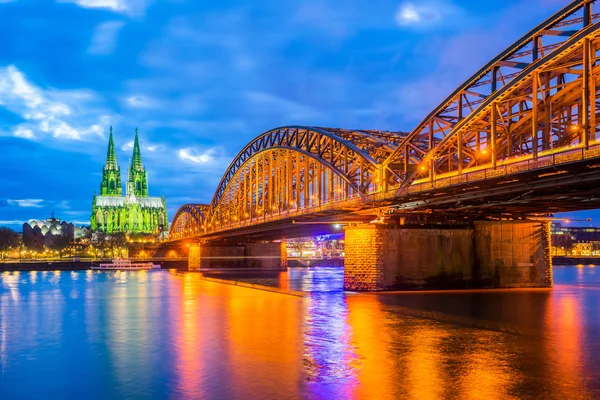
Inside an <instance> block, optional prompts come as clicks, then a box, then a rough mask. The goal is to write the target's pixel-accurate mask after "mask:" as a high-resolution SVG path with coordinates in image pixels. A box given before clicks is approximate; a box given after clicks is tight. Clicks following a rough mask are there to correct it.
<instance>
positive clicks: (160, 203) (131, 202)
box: [90, 127, 169, 234]
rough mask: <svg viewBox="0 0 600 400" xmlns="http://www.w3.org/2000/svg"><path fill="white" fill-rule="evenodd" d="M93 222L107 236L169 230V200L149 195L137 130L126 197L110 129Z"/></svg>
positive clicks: (92, 216) (126, 185)
mask: <svg viewBox="0 0 600 400" xmlns="http://www.w3.org/2000/svg"><path fill="white" fill-rule="evenodd" d="M90 222H91V226H92V230H93V231H101V232H106V233H113V232H126V233H134V234H135V233H146V234H160V233H162V232H167V231H168V230H169V226H168V224H169V222H168V219H167V205H166V202H165V197H164V196H162V197H151V196H148V177H147V174H146V169H145V168H144V165H143V164H142V155H141V153H140V143H139V139H138V131H137V129H136V130H135V141H134V144H133V155H132V157H131V163H130V165H129V168H128V173H127V183H126V184H125V194H123V187H122V184H121V169H120V168H119V165H118V164H117V155H116V153H115V144H114V142H113V133H112V127H111V128H110V135H109V139H108V152H107V154H106V164H105V165H104V169H103V170H102V183H100V195H97V194H96V193H94V200H93V202H92V215H91V218H90Z"/></svg>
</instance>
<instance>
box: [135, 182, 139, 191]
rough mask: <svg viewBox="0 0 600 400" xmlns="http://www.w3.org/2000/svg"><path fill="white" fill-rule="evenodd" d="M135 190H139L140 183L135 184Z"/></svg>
mask: <svg viewBox="0 0 600 400" xmlns="http://www.w3.org/2000/svg"><path fill="white" fill-rule="evenodd" d="M135 190H137V191H139V190H140V181H136V182H135Z"/></svg>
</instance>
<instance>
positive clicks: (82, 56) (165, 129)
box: [0, 0, 600, 230]
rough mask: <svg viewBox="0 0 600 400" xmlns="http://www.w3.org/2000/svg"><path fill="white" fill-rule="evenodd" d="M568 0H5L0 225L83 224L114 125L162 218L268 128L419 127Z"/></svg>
mask: <svg viewBox="0 0 600 400" xmlns="http://www.w3.org/2000/svg"><path fill="white" fill-rule="evenodd" d="M567 2H568V1H567V0H503V1H480V0H414V1H404V0H377V1H372V0H314V1H312V0H306V1H292V0H286V1H274V0H248V1H229V0H219V1H212V2H208V1H198V0H0V37H1V38H3V39H2V40H1V41H0V156H1V157H0V225H7V226H10V227H12V228H14V229H18V230H20V226H21V224H22V223H23V222H24V221H26V220H28V219H40V218H47V217H48V216H49V215H50V213H51V211H52V210H53V209H54V210H55V213H56V216H57V217H58V218H61V219H65V220H67V221H72V222H75V223H78V224H87V223H89V216H90V214H91V204H92V197H93V194H94V192H99V189H100V181H101V173H102V167H103V164H104V161H105V157H106V149H107V143H108V131H109V126H111V125H112V126H113V130H114V136H115V144H116V148H117V161H118V163H119V165H120V166H121V170H122V174H123V176H122V179H123V181H125V180H126V171H127V164H128V160H129V157H131V153H132V144H133V139H134V132H135V128H136V127H137V128H138V129H139V132H140V142H141V147H142V158H143V161H144V164H145V167H146V170H147V171H148V181H149V190H150V195H153V196H160V195H161V194H164V195H165V197H166V199H167V206H168V213H169V218H172V217H173V215H174V214H175V211H176V210H177V208H178V207H179V206H180V205H182V204H184V203H189V202H195V203H210V200H211V198H212V196H213V194H214V191H215V189H216V187H217V184H218V183H219V181H220V179H221V177H222V175H223V173H224V172H225V170H226V168H227V166H228V165H229V163H230V162H231V161H232V160H233V158H234V157H235V155H236V154H237V153H238V152H239V150H241V149H242V148H243V147H244V146H245V145H246V144H247V143H248V142H249V141H250V140H252V139H253V138H254V137H256V136H258V135H259V134H260V133H262V132H264V131H267V130H269V129H271V128H274V127H278V126H284V125H295V124H298V125H311V126H327V127H340V128H352V129H378V130H390V131H410V130H411V129H412V128H413V127H414V126H415V125H416V124H417V123H418V122H420V121H421V120H422V119H423V118H424V117H425V116H426V115H427V114H428V113H429V112H430V111H431V110H432V109H433V108H435V106H436V105H437V104H438V103H439V102H440V101H441V100H443V99H444V98H445V97H446V96H447V95H448V94H449V93H450V92H452V91H453V89H455V88H456V87H457V86H458V85H460V84H461V83H462V82H463V81H464V80H465V79H466V78H468V77H469V76H470V75H471V74H472V73H474V72H475V71H476V70H477V69H478V68H479V67H481V66H482V65H483V64H485V63H486V62H487V61H488V60H489V59H491V58H492V57H494V56H495V55H496V54H498V53H499V52H501V51H502V50H503V49H504V48H506V47H507V46H509V45H510V44H511V43H512V42H514V41H515V40H516V39H518V38H519V37H521V36H522V35H523V34H525V33H526V32H527V31H529V30H530V29H531V28H533V27H534V26H535V25H537V24H538V23H540V22H541V21H542V20H543V19H545V18H546V17H548V16H550V15H552V14H553V13H554V12H556V11H557V10H559V9H560V8H561V7H562V6H564V5H565V4H567ZM597 215H598V219H599V220H600V212H599V213H597ZM588 216H592V217H594V218H595V217H596V215H595V212H592V213H590V212H587V213H584V214H574V215H573V217H574V218H587V217H588Z"/></svg>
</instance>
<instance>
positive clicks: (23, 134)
mask: <svg viewBox="0 0 600 400" xmlns="http://www.w3.org/2000/svg"><path fill="white" fill-rule="evenodd" d="M13 135H14V136H16V137H20V138H24V139H33V138H34V137H35V136H34V134H33V132H32V131H31V129H27V128H25V127H22V126H19V127H17V129H15V131H14V132H13Z"/></svg>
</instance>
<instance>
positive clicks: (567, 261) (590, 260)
mask: <svg viewBox="0 0 600 400" xmlns="http://www.w3.org/2000/svg"><path fill="white" fill-rule="evenodd" d="M552 265H560V266H564V265H600V257H570V256H554V257H552Z"/></svg>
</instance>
